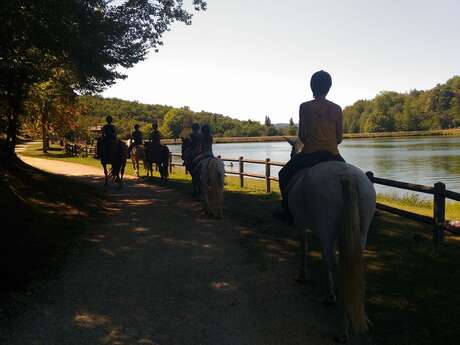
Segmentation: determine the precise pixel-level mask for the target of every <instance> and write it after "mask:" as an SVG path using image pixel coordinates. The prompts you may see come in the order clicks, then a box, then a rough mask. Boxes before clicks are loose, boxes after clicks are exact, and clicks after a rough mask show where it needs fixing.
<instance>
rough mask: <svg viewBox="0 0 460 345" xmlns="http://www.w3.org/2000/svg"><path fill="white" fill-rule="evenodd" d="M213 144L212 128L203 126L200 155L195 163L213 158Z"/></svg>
mask: <svg viewBox="0 0 460 345" xmlns="http://www.w3.org/2000/svg"><path fill="white" fill-rule="evenodd" d="M212 142H213V138H212V135H211V128H210V127H209V125H203V126H202V127H201V145H200V154H199V155H198V156H197V157H196V158H195V159H194V161H195V163H196V164H198V163H199V161H200V160H201V159H203V158H208V157H213V156H214V155H213V153H212Z"/></svg>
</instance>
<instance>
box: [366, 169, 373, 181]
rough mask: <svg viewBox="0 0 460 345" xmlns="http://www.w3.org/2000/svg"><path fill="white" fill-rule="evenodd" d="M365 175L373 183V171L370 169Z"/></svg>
mask: <svg viewBox="0 0 460 345" xmlns="http://www.w3.org/2000/svg"><path fill="white" fill-rule="evenodd" d="M366 176H367V177H368V178H369V180H371V182H372V183H374V173H373V172H372V171H368V172H367V173H366Z"/></svg>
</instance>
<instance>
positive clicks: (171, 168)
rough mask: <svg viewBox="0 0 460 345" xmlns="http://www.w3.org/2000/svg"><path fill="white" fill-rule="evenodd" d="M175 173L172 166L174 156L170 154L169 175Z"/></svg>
mask: <svg viewBox="0 0 460 345" xmlns="http://www.w3.org/2000/svg"><path fill="white" fill-rule="evenodd" d="M172 172H173V165H172V154H171V152H170V153H169V173H170V174H172Z"/></svg>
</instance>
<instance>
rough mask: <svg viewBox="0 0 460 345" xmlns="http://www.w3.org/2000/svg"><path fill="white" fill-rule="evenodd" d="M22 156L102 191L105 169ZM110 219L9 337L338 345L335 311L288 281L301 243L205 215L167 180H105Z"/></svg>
mask: <svg viewBox="0 0 460 345" xmlns="http://www.w3.org/2000/svg"><path fill="white" fill-rule="evenodd" d="M22 159H23V160H24V161H25V162H27V163H29V164H31V165H33V166H35V167H37V168H40V169H43V170H46V171H50V172H53V173H56V174H65V175H71V176H74V178H75V179H79V180H83V181H85V182H88V183H94V185H95V188H102V187H101V185H102V179H101V170H100V169H97V168H93V167H88V166H83V165H76V164H72V163H67V162H59V161H50V160H44V159H38V158H31V157H22ZM106 194H107V196H108V199H109V204H110V205H109V211H110V212H109V215H107V216H104V217H103V218H101V219H100V221H99V222H98V223H97V224H94V225H92V226H91V228H90V229H88V232H87V235H86V237H85V238H84V240H85V241H87V243H88V245H86V246H84V249H81V250H76V251H75V252H72V253H71V254H69V256H68V258H67V259H66V260H67V261H68V262H67V263H66V264H65V267H66V268H65V269H64V270H63V272H62V273H61V274H60V275H59V276H58V277H57V278H56V279H55V281H52V282H50V284H49V287H48V288H47V290H46V293H44V294H40V295H39V296H37V297H36V298H35V301H34V302H33V303H31V305H30V307H29V308H28V310H24V311H23V312H22V313H21V314H20V315H18V316H17V317H15V318H14V319H12V320H10V322H9V323H8V325H7V326H8V327H6V328H4V329H3V330H2V331H1V332H0V343H6V344H11V345H13V344H21V345H25V344H160V345H165V344H190V345H194V344H196V345H199V344H200V345H204V344H221V345H223V344H229V345H230V344H330V343H331V338H330V335H331V334H332V333H333V326H334V319H335V318H334V312H335V310H334V309H325V308H324V307H323V306H322V305H321V304H320V303H319V301H317V300H316V299H314V298H311V297H308V296H307V295H305V294H304V293H303V292H304V291H305V288H304V287H301V286H297V285H295V284H294V283H292V282H291V278H292V277H293V276H294V275H295V273H296V271H295V270H296V267H297V265H296V260H295V255H294V253H295V243H294V241H292V240H289V239H285V240H274V239H273V238H272V237H270V236H268V235H267V236H264V234H263V233H260V232H259V233H257V235H256V232H257V231H258V226H257V222H254V223H255V224H254V225H242V224H240V223H238V222H237V221H235V220H234V219H229V218H225V217H224V219H222V220H210V219H206V218H204V217H202V216H201V215H200V211H199V205H198V204H197V203H196V202H194V201H192V199H191V197H189V196H188V195H186V194H184V193H180V192H177V191H174V190H172V189H170V188H168V187H167V185H166V184H165V185H161V184H160V185H152V184H148V183H144V182H143V180H142V179H141V180H135V179H132V178H131V179H128V180H127V182H126V184H125V187H124V188H123V189H122V190H120V191H118V190H116V189H115V188H114V187H113V186H112V187H109V188H107V190H106Z"/></svg>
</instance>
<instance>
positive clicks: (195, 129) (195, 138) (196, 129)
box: [190, 123, 203, 158]
mask: <svg viewBox="0 0 460 345" xmlns="http://www.w3.org/2000/svg"><path fill="white" fill-rule="evenodd" d="M190 140H191V141H192V145H191V146H192V148H191V150H192V152H193V154H192V157H193V158H195V157H196V156H198V155H199V154H200V152H201V143H202V141H203V136H202V135H201V133H200V125H199V124H198V123H194V124H193V125H192V133H191V134H190Z"/></svg>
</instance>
